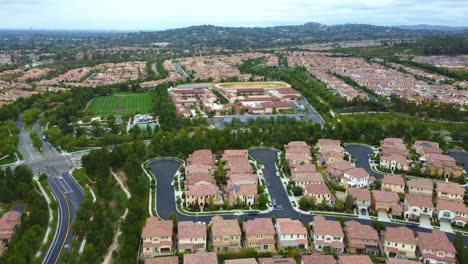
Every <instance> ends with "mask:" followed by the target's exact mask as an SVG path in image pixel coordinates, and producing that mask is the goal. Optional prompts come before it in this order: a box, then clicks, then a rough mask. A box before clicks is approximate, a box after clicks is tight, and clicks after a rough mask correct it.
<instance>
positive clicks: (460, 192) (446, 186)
mask: <svg viewBox="0 0 468 264" xmlns="http://www.w3.org/2000/svg"><path fill="white" fill-rule="evenodd" d="M436 186H437V198H440V199H446V200H451V201H454V202H459V203H463V196H465V190H464V189H463V188H462V187H461V186H460V184H457V183H453V182H437V184H436Z"/></svg>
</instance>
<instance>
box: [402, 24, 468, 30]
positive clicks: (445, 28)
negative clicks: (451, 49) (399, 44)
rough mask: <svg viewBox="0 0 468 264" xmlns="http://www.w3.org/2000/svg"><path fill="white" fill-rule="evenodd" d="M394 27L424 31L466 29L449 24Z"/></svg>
mask: <svg viewBox="0 0 468 264" xmlns="http://www.w3.org/2000/svg"><path fill="white" fill-rule="evenodd" d="M395 27H396V28H400V29H407V30H424V31H443V32H461V31H463V30H466V29H468V26H467V27H450V26H439V25H425V24H420V25H401V26H395Z"/></svg>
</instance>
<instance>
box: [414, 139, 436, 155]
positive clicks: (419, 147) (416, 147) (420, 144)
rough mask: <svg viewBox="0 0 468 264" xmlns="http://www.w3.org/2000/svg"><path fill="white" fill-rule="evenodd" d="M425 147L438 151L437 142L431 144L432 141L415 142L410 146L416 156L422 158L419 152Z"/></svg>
mask: <svg viewBox="0 0 468 264" xmlns="http://www.w3.org/2000/svg"><path fill="white" fill-rule="evenodd" d="M425 147H426V148H427V147H430V148H437V149H439V142H433V141H427V140H416V141H415V142H414V144H413V146H412V149H414V151H416V153H417V154H419V155H421V156H424V155H423V154H422V153H421V150H422V148H425Z"/></svg>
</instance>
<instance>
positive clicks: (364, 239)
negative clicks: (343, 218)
mask: <svg viewBox="0 0 468 264" xmlns="http://www.w3.org/2000/svg"><path fill="white" fill-rule="evenodd" d="M344 230H345V239H346V245H347V247H348V251H349V252H350V253H354V254H378V253H379V234H378V233H377V231H376V230H375V229H374V228H372V227H371V226H369V225H363V224H361V223H358V222H356V221H354V220H352V221H348V222H346V223H345V228H344Z"/></svg>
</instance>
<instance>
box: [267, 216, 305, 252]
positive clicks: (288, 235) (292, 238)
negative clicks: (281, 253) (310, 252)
mask: <svg viewBox="0 0 468 264" xmlns="http://www.w3.org/2000/svg"><path fill="white" fill-rule="evenodd" d="M275 229H276V235H277V239H278V248H288V247H297V248H303V249H308V248H309V242H308V235H307V229H306V228H305V227H304V225H302V223H301V221H299V220H292V219H290V218H278V219H276V224H275Z"/></svg>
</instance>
